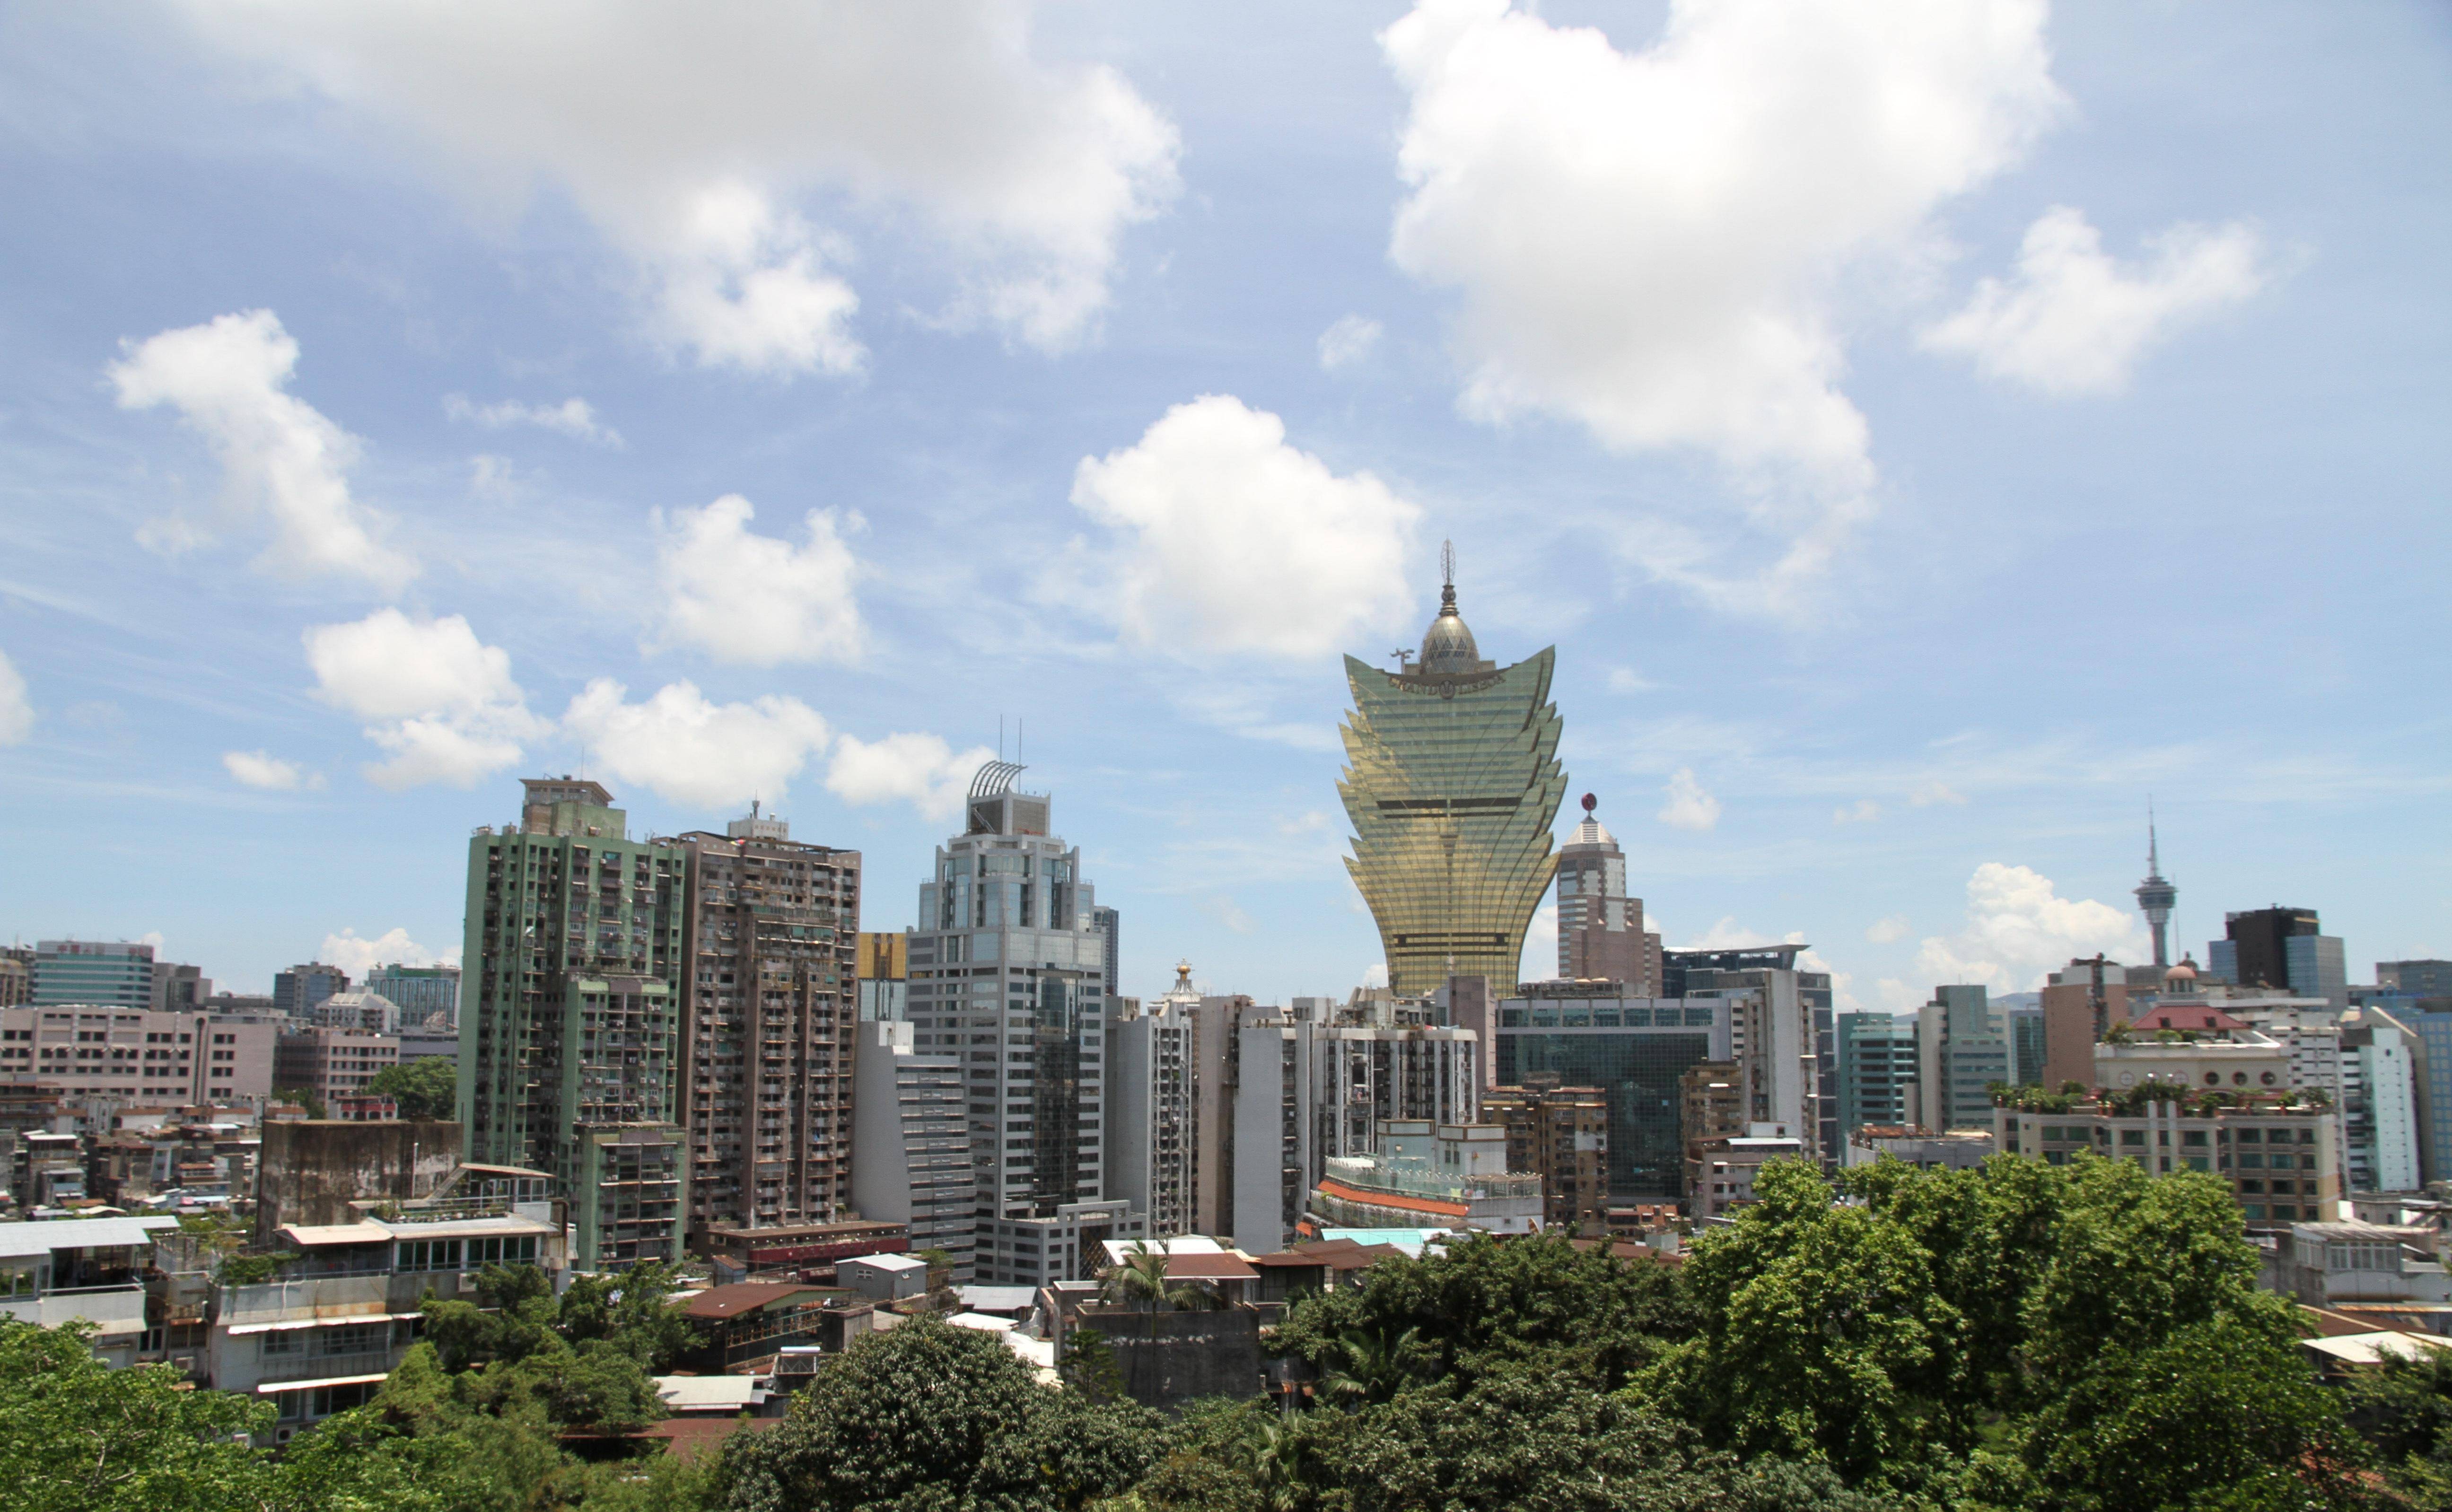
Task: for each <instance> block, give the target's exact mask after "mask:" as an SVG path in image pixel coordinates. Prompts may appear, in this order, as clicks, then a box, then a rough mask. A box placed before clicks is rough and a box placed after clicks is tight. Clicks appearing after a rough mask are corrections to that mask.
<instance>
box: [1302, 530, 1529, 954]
mask: <svg viewBox="0 0 2452 1512" xmlns="http://www.w3.org/2000/svg"><path fill="white" fill-rule="evenodd" d="M1447 579H1448V581H1447V582H1446V584H1445V586H1443V587H1442V588H1441V590H1440V593H1439V612H1438V617H1437V618H1436V619H1433V620H1432V621H1431V625H1430V629H1429V630H1428V631H1426V632H1424V634H1423V636H1422V645H1421V651H1420V655H1419V658H1415V657H1414V656H1411V655H1403V656H1400V657H1399V658H1398V662H1397V669H1396V670H1395V671H1394V672H1382V671H1380V670H1379V669H1378V668H1376V667H1374V666H1372V665H1370V664H1369V663H1368V662H1365V661H1362V660H1359V659H1358V658H1354V657H1348V658H1345V680H1346V683H1347V685H1348V686H1349V687H1350V688H1351V689H1352V690H1353V693H1354V712H1353V713H1352V714H1351V715H1349V716H1347V717H1346V722H1345V727H1344V729H1343V731H1342V732H1341V733H1342V735H1343V736H1344V741H1345V757H1346V772H1345V777H1344V780H1342V781H1340V782H1339V783H1338V784H1337V793H1338V795H1340V796H1341V797H1343V799H1344V800H1345V813H1346V816H1347V818H1348V819H1349V820H1350V821H1351V822H1352V823H1353V825H1354V854H1353V855H1352V856H1351V857H1350V858H1349V859H1348V860H1347V861H1346V863H1345V865H1346V870H1347V871H1349V872H1350V873H1352V874H1353V876H1354V885H1355V887H1356V888H1358V889H1360V890H1361V893H1362V899H1363V901H1364V902H1365V903H1367V904H1369V905H1370V908H1371V914H1372V917H1373V918H1374V919H1375V920H1377V921H1378V925H1379V942H1380V946H1381V948H1382V950H1383V951H1385V952H1386V954H1387V959H1388V984H1389V986H1390V987H1391V988H1392V989H1393V990H1394V992H1398V993H1399V994H1403V995H1408V996H1419V995H1423V994H1426V993H1429V992H1433V991H1434V990H1435V989H1437V988H1439V987H1440V986H1442V985H1444V984H1445V983H1446V981H1447V979H1448V978H1449V977H1450V976H1481V977H1486V978H1488V979H1489V980H1490V981H1492V982H1493V983H1508V982H1513V980H1514V979H1515V975H1516V967H1517V964H1518V961H1519V959H1520V957H1521V955H1522V953H1523V948H1524V930H1525V926H1526V925H1527V924H1529V923H1530V922H1531V921H1532V910H1533V909H1534V908H1535V907H1537V906H1538V905H1539V903H1540V901H1541V894H1542V893H1545V892H1547V891H1548V890H1549V886H1550V875H1551V873H1552V870H1553V869H1554V868H1555V867H1556V865H1557V857H1556V856H1555V855H1554V854H1552V852H1551V848H1550V826H1551V823H1552V821H1553V820H1555V819H1556V818H1557V816H1558V802H1559V799H1560V798H1561V797H1562V796H1564V795H1565V793H1566V784H1567V778H1566V774H1565V773H1564V772H1563V771H1561V770H1560V769H1559V766H1558V762H1557V759H1556V756H1557V750H1558V735H1559V731H1560V728H1561V726H1560V721H1559V719H1558V711H1557V708H1556V706H1555V705H1553V704H1552V703H1551V702H1550V701H1549V700H1550V675H1551V670H1552V663H1553V661H1554V660H1555V658H1556V648H1555V647H1545V648H1543V649H1542V650H1541V651H1540V652H1538V653H1536V654H1535V655H1534V656H1532V658H1529V659H1527V660H1524V661H1519V662H1517V663H1515V664H1514V665H1513V666H1510V667H1500V666H1498V665H1497V664H1496V663H1494V662H1490V661H1485V660H1483V659H1482V658H1481V651H1480V648H1479V647H1477V646H1476V645H1475V644H1474V643H1473V632H1472V631H1471V630H1469V629H1467V628H1466V627H1465V622H1464V620H1463V619H1462V618H1461V617H1459V616H1458V615H1457V613H1456V599H1455V581H1454V570H1453V554H1452V553H1451V554H1450V556H1449V571H1448V573H1447Z"/></svg>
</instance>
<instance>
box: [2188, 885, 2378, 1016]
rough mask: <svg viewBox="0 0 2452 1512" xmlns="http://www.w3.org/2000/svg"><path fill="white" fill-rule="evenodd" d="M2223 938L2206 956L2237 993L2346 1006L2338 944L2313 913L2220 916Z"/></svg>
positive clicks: (2257, 911)
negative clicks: (2271, 993) (2270, 993)
mask: <svg viewBox="0 0 2452 1512" xmlns="http://www.w3.org/2000/svg"><path fill="white" fill-rule="evenodd" d="M2223 936H2224V937H2223V938H2222V939H2219V940H2216V941H2214V942H2213V943H2212V945H2211V946H2210V947H2209V948H2208V950H2207V952H2206V953H2207V955H2208V957H2209V964H2210V965H2211V966H2212V967H2213V970H2214V974H2216V975H2218V976H2221V977H2223V978H2225V980H2227V981H2229V982H2231V983H2232V984H2233V985H2235V986H2239V987H2263V988H2270V989H2275V990H2279V991H2284V992H2295V993H2297V994H2298V995H2300V996H2301V997H2321V998H2323V999H2325V1000H2327V1001H2328V1002H2330V1003H2331V1004H2332V1005H2333V1006H2334V1007H2335V1008H2346V1007H2348V1006H2349V1001H2350V994H2349V974H2348V967H2347V962H2346V961H2345V960H2344V958H2343V949H2342V939H2341V936H2340V935H2337V934H2326V933H2323V924H2322V923H2321V922H2319V920H2318V919H2317V916H2316V911H2315V910H2314V909H2306V908H2284V907H2282V906H2281V905H2279V904H2276V905H2275V906H2273V907H2272V908H2262V909H2250V910H2247V911H2246V912H2244V913H2225V914H2224V915H2223Z"/></svg>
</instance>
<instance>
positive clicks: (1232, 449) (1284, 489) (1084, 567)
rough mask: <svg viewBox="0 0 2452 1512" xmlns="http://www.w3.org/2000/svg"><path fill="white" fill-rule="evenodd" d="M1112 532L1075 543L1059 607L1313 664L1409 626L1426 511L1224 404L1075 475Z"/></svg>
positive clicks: (1185, 409)
mask: <svg viewBox="0 0 2452 1512" xmlns="http://www.w3.org/2000/svg"><path fill="white" fill-rule="evenodd" d="M1073 502H1074V504H1075V506H1076V507H1078V508H1079V509H1080V510H1081V512H1082V513H1084V514H1086V515H1088V516H1089V517H1090V518H1091V519H1092V520H1097V522H1098V523H1099V524H1101V525H1103V526H1105V527H1107V530H1108V531H1109V533H1110V534H1109V535H1108V537H1107V538H1106V540H1104V541H1103V542H1102V543H1101V544H1098V545H1091V544H1089V543H1086V542H1079V541H1077V542H1076V543H1075V546H1074V550H1073V552H1072V553H1071V555H1070V556H1069V558H1068V560H1067V563H1066V575H1067V576H1069V577H1070V578H1071V579H1072V580H1071V581H1068V582H1063V583H1057V584H1051V585H1049V591H1050V592H1051V593H1053V594H1054V595H1055V596H1057V597H1058V598H1060V599H1064V600H1067V601H1075V602H1078V603H1080V604H1082V605H1084V606H1085V607H1087V608H1088V609H1089V610H1090V611H1091V612H1093V613H1094V614H1097V615H1100V616H1103V617H1106V618H1108V619H1111V620H1112V621H1113V622H1114V624H1115V625H1116V627H1117V630H1118V631H1119V632H1120V633H1121V634H1122V636H1123V638H1125V639H1126V640H1128V641H1130V642H1133V643H1135V644H1137V645H1144V646H1157V647H1161V648H1164V649H1168V650H1174V651H1180V652H1185V653H1190V654H1194V655H1198V654H1202V653H1233V652H1248V653H1255V654H1257V655H1260V656H1265V657H1284V658H1315V657H1320V656H1325V655H1328V654H1329V653H1331V652H1334V651H1336V650H1339V649H1342V648H1345V647H1349V646H1355V645H1364V644H1370V643H1371V642H1372V638H1374V637H1376V636H1379V635H1381V634H1383V633H1386V632H1388V631H1391V630H1393V629H1394V628H1396V627H1398V626H1400V625H1402V624H1403V623H1404V622H1405V620H1406V619H1407V617H1408V615H1409V613H1410V612H1411V610H1412V607H1413V595H1412V593H1411V592H1410V591H1409V590H1408V589H1407V587H1406V584H1405V578H1404V567H1405V554H1406V551H1407V548H1408V547H1409V546H1410V544H1411V542H1412V540H1413V535H1414V526H1415V524H1416V522H1417V521H1418V520H1420V518H1421V511H1420V510H1419V509H1418V508H1416V507H1415V506H1414V504H1413V503H1411V502H1410V501H1406V500H1405V499H1403V498H1400V497H1399V496H1398V495H1397V494H1396V493H1395V492H1394V491H1393V490H1392V489H1390V488H1389V487H1388V485H1387V484H1385V483H1383V482H1381V481H1379V480H1378V479H1376V478H1374V477H1373V476H1372V475H1371V474H1369V473H1367V472H1358V473H1353V474H1345V475H1340V474H1338V473H1336V472H1335V471H1333V470H1331V469H1330V467H1329V466H1328V464H1327V463H1326V462H1323V461H1320V460H1319V459H1318V458H1316V457H1315V456H1313V455H1311V454H1310V453H1309V452H1306V451H1302V450H1300V449H1298V448H1296V447H1294V446H1290V445H1288V444H1286V427H1285V422H1283V421H1281V420H1279V419H1278V418H1277V417H1276V416H1275V415H1272V414H1270V413H1268V412H1267V411H1265V410H1255V409H1251V408H1249V407H1247V406H1246V405H1245V404H1244V403H1243V402H1242V401H1241V400H1239V399H1236V398H1235V397H1234V396H1233V395H1230V394H1207V395H1203V396H1202V397H1200V398H1198V399H1196V400H1194V401H1192V402H1191V403H1184V404H1177V405H1176V406H1175V407H1174V408H1172V409H1170V410H1168V411H1167V412H1166V414H1165V415H1164V416H1163V417H1161V418H1160V419H1159V420H1158V421H1157V423H1156V424H1153V425H1152V426H1150V428H1149V430H1148V432H1147V433H1146V434H1144V435H1143V436H1142V437H1141V439H1140V441H1139V442H1137V443H1136V444H1134V445H1132V446H1128V447H1125V448H1123V449H1122V450H1119V451H1113V452H1109V453H1108V454H1107V455H1106V456H1105V457H1103V458H1097V457H1085V458H1083V459H1082V460H1081V464H1080V466H1079V467H1078V469H1077V470H1076V471H1075V473H1074V475H1073Z"/></svg>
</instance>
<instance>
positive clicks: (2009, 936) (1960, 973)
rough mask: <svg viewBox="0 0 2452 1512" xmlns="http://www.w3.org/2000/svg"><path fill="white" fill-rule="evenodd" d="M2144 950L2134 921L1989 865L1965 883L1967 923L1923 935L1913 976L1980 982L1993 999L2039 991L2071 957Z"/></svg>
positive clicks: (2019, 872) (2029, 875) (2024, 871)
mask: <svg viewBox="0 0 2452 1512" xmlns="http://www.w3.org/2000/svg"><path fill="white" fill-rule="evenodd" d="M2098 951H2101V952H2104V953H2106V954H2107V955H2110V956H2113V957H2114V958H2121V957H2126V958H2127V959H2131V960H2134V959H2136V958H2137V956H2138V955H2139V954H2141V953H2143V952H2144V951H2145V936H2144V934H2143V933H2142V932H2141V931H2140V930H2139V928H2138V925H2137V916H2136V914H2134V913H2131V912H2130V911H2129V910H2127V909H2125V908H2119V907H2115V906H2114V905H2112V904H2109V903H2098V902H2096V901H2095V900H2094V899H2092V898H2065V897H2062V896H2061V895H2060V894H2059V893H2057V892H2055V891H2054V890H2053V887H2052V880H2051V878H2049V877H2047V876H2044V875H2041V874H2037V873H2036V872H2035V871H2033V870H2032V869H2030V868H2027V867H2023V866H2005V865H2003V864H2002V863H2001V862H1998V861H1987V862H1985V863H1984V864H1983V865H1982V866H1979V867H1977V868H1976V869H1975V874H1974V875H1972V876H1970V877H1968V880H1967V922H1966V925H1965V927H1964V928H1962V929H1961V930H1959V932H1958V933H1955V934H1935V935H1928V936H1927V937H1926V938H1925V941H1924V944H1923V947H1922V948H1921V949H1920V950H1918V951H1917V952H1916V971H1917V972H1918V974H1919V975H1921V976H1922V977H1923V979H1924V980H1926V981H1928V982H1931V983H1950V982H1968V983H1980V984H1982V985H1983V986H1985V987H1988V988H1990V989H1991V990H1992V991H1993V992H2026V991H2028V990H2030V989H2032V988H2036V987H2040V986H2041V985H2043V981H2044V976H2045V973H2046V972H2049V971H2051V970H2052V969H2053V968H2055V967H2058V966H2061V965H2064V964H2066V962H2067V961H2068V960H2069V959H2070V958H2071V957H2073V956H2080V955H2092V954H2094V953H2095V952H2098Z"/></svg>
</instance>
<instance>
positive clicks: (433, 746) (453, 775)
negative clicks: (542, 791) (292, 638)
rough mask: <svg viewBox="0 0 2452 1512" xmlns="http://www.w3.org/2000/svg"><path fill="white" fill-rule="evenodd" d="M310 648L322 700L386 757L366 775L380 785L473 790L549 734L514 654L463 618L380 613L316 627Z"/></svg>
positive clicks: (308, 639) (309, 662)
mask: <svg viewBox="0 0 2452 1512" xmlns="http://www.w3.org/2000/svg"><path fill="white" fill-rule="evenodd" d="M306 642H307V666H308V667H309V668H310V669H311V670H312V671H313V672H314V674H315V682H316V694H317V696H318V697H321V698H323V699H324V701H325V702H326V703H329V704H332V705H334V706H335V707H337V708H341V709H346V710H347V711H348V712H349V713H351V714H354V715H356V716H357V717H360V718H361V719H365V720H366V721H368V723H367V726H366V737H367V738H368V739H370V740H372V741H374V742H375V744H376V745H378V746H380V747H382V748H383V749H384V750H385V751H386V752H387V753H389V759H388V760H386V761H382V762H379V763H376V764H374V765H372V766H369V767H367V768H366V776H367V778H368V779H369V780H371V781H373V782H374V783H375V784H376V785H378V786H380V787H386V788H393V789H400V788H411V787H418V786H422V785H424V784H425V783H428V782H444V783H448V784H450V785H452V786H454V787H462V788H465V787H472V786H474V785H475V784H476V782H477V780H478V779H479V778H481V777H484V776H489V775H491V774H493V773H495V772H499V771H501V770H503V769H504V768H505V767H508V766H511V765H513V764H514V763H516V762H517V761H518V760H519V759H520V756H521V744H520V742H521V741H522V740H523V739H526V738H532V737H534V736H538V735H541V734H543V733H544V729H545V726H544V721H542V720H540V719H538V718H537V717H535V716H534V715H532V714H530V713H529V712H528V708H527V701H526V695H525V694H524V692H523V691H522V690H521V688H520V685H519V684H518V682H516V681H515V680H513V678H512V677H511V658H510V655H509V654H508V653H507V652H505V651H504V650H503V649H502V648H501V647H499V646H489V645H486V644H485V643H484V641H482V640H480V639H478V638H477V633H476V631H474V630H473V629H471V628H470V627H469V624H468V621H467V620H466V619H464V618H463V617H461V616H459V615H451V616H448V617H445V618H444V619H410V618H409V617H408V616H406V615H405V614H403V613H401V612H400V611H399V610H397V609H378V610H376V611H375V612H374V613H373V614H370V615H368V616H366V618H365V619H359V620H354V621H351V622H349V623H346V624H334V625H318V626H316V627H314V628H313V629H310V630H308V631H307V634H306Z"/></svg>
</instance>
